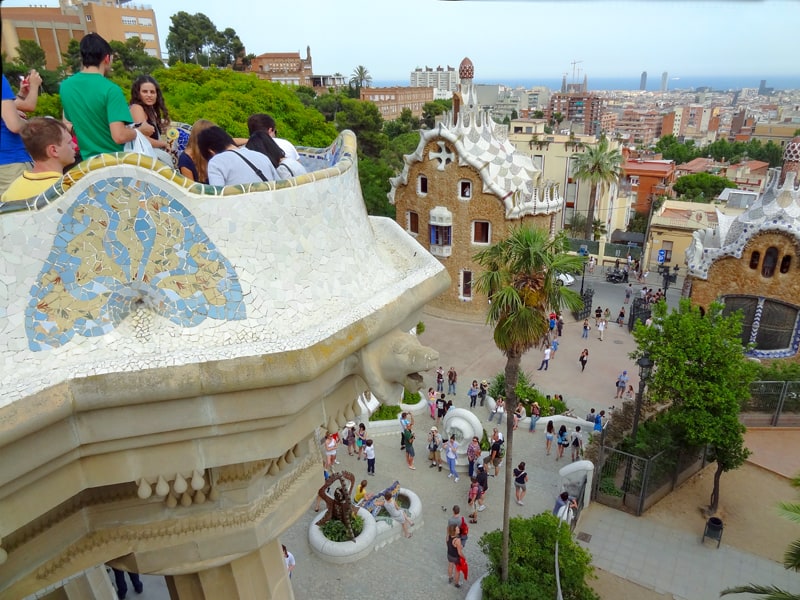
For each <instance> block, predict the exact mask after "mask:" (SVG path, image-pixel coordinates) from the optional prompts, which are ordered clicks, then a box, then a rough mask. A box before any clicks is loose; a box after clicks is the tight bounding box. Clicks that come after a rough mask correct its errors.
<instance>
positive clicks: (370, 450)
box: [364, 440, 375, 476]
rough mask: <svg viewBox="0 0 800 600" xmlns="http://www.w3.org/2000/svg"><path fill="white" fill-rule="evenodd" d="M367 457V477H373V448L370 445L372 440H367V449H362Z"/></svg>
mask: <svg viewBox="0 0 800 600" xmlns="http://www.w3.org/2000/svg"><path fill="white" fill-rule="evenodd" d="M364 453H365V454H366V457H367V475H372V476H374V475H375V446H373V445H372V440H367V447H366V448H365V449H364Z"/></svg>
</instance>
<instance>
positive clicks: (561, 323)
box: [556, 313, 564, 337]
mask: <svg viewBox="0 0 800 600" xmlns="http://www.w3.org/2000/svg"><path fill="white" fill-rule="evenodd" d="M556 314H557V315H558V320H557V321H556V330H557V331H558V337H561V334H562V333H563V331H564V317H562V316H561V313H556Z"/></svg>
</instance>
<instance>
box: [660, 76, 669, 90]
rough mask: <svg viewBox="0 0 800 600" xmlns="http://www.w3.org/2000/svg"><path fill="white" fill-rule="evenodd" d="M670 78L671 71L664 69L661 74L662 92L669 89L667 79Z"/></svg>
mask: <svg viewBox="0 0 800 600" xmlns="http://www.w3.org/2000/svg"><path fill="white" fill-rule="evenodd" d="M668 79H669V73H667V72H666V71H664V72H663V73H662V74H661V91H662V92H666V91H667V80H668Z"/></svg>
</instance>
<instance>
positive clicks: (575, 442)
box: [571, 425, 583, 462]
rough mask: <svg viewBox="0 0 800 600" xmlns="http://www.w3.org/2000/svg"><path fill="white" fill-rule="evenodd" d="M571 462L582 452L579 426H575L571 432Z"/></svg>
mask: <svg viewBox="0 0 800 600" xmlns="http://www.w3.org/2000/svg"><path fill="white" fill-rule="evenodd" d="M571 445H572V462H575V461H576V460H578V459H579V458H580V457H581V454H583V434H582V433H581V426H580V425H578V426H577V427H575V431H573V432H572V444H571Z"/></svg>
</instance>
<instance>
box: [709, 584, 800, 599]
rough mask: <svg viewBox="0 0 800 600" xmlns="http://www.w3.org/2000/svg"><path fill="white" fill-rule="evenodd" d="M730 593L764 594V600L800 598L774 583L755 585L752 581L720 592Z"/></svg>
mask: <svg viewBox="0 0 800 600" xmlns="http://www.w3.org/2000/svg"><path fill="white" fill-rule="evenodd" d="M728 594H756V595H758V596H763V597H764V600H800V596H798V595H797V594H792V593H790V592H787V591H785V590H782V589H780V588H779V587H776V586H774V585H753V584H752V583H751V584H748V585H741V586H737V587H733V588H728V589H725V590H722V591H721V592H720V593H719V595H720V596H726V595H728Z"/></svg>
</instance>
